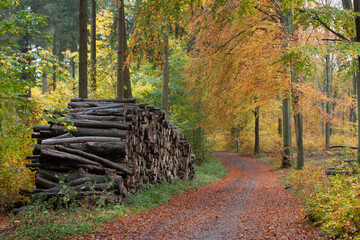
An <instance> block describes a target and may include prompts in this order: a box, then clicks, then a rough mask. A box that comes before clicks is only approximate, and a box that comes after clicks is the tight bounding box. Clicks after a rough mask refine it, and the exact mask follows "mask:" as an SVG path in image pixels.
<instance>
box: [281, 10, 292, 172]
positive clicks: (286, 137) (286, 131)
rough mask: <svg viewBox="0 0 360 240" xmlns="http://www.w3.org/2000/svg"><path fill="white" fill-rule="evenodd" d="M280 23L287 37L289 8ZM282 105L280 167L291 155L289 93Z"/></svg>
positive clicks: (289, 27) (286, 165)
mask: <svg viewBox="0 0 360 240" xmlns="http://www.w3.org/2000/svg"><path fill="white" fill-rule="evenodd" d="M281 24H282V26H283V28H284V29H285V33H286V34H287V38H289V36H290V35H292V12H291V10H289V11H288V13H285V12H282V15H281ZM282 107H283V110H282V111H283V148H284V156H283V159H282V164H281V166H282V167H290V166H291V160H290V159H291V156H292V142H291V109H290V93H288V94H287V96H285V98H284V99H283V102H282Z"/></svg>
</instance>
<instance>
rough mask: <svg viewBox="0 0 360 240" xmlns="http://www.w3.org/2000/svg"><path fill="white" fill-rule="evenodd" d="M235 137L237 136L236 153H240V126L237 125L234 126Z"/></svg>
mask: <svg viewBox="0 0 360 240" xmlns="http://www.w3.org/2000/svg"><path fill="white" fill-rule="evenodd" d="M236 136H237V141H236V143H237V145H236V146H237V152H238V153H240V124H239V123H238V125H237V126H236Z"/></svg>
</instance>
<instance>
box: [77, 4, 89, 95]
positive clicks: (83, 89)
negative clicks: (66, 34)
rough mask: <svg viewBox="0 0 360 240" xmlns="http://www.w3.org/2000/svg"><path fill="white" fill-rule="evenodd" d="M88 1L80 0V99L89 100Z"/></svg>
mask: <svg viewBox="0 0 360 240" xmlns="http://www.w3.org/2000/svg"><path fill="white" fill-rule="evenodd" d="M87 5H88V4H87V0H80V14H79V20H80V38H79V40H80V44H79V97H80V98H87V96H88V91H87V38H88V36H87V22H88V14H87V10H88V7H87Z"/></svg>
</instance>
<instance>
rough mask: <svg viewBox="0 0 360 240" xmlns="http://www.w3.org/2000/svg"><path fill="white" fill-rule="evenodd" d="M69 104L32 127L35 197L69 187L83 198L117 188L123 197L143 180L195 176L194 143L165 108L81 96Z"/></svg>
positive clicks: (130, 101) (156, 180)
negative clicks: (46, 121) (174, 122)
mask: <svg viewBox="0 0 360 240" xmlns="http://www.w3.org/2000/svg"><path fill="white" fill-rule="evenodd" d="M68 107H69V108H68V109H67V110H66V111H55V112H53V113H52V114H54V116H56V115H57V116H56V117H54V118H51V119H50V120H48V123H49V124H50V125H37V126H34V128H33V129H34V132H33V137H34V138H37V144H35V146H34V151H33V155H31V156H28V157H27V158H28V159H31V163H28V164H27V167H29V168H31V169H34V170H35V171H36V174H35V185H36V188H34V189H33V191H32V196H33V197H38V196H45V197H51V196H56V195H61V194H64V192H65V190H66V191H72V192H73V193H75V194H76V196H78V197H80V198H83V197H84V196H85V197H90V196H91V197H94V196H95V197H99V196H102V195H103V194H104V193H106V192H113V193H115V195H116V196H117V197H118V199H119V200H121V198H122V196H124V194H127V193H128V194H134V193H136V192H137V191H138V190H139V187H140V186H141V185H142V184H146V183H150V184H156V183H158V182H160V181H167V182H171V181H172V180H173V179H174V178H175V177H178V178H181V179H190V178H191V177H192V176H193V174H194V169H193V166H192V163H193V161H194V159H195V156H194V155H191V148H190V144H189V142H188V141H187V140H186V139H185V138H184V135H183V133H182V132H180V131H179V130H178V129H177V128H176V127H175V126H173V125H171V124H170V123H169V121H168V117H167V115H166V114H165V112H164V111H163V110H161V109H158V108H155V107H154V106H153V105H151V104H135V99H123V100H117V99H111V100H110V99H97V100H96V99H79V98H77V99H72V100H71V102H70V103H69V104H68ZM59 117H61V118H60V119H62V120H61V121H59Z"/></svg>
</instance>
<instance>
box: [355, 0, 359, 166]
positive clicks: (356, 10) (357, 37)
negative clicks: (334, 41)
mask: <svg viewBox="0 0 360 240" xmlns="http://www.w3.org/2000/svg"><path fill="white" fill-rule="evenodd" d="M354 11H355V13H358V14H359V13H360V0H354ZM355 26H356V41H357V42H360V16H359V15H357V16H356V18H355ZM358 68H359V69H360V56H358ZM356 85H357V105H358V118H359V119H360V114H359V113H360V77H358V78H357V84H356ZM359 119H358V152H357V162H359V163H360V120H359Z"/></svg>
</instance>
